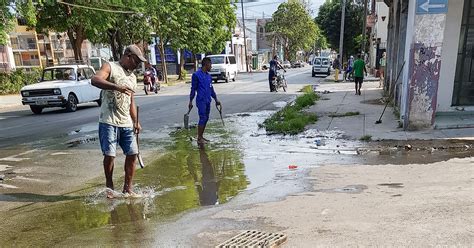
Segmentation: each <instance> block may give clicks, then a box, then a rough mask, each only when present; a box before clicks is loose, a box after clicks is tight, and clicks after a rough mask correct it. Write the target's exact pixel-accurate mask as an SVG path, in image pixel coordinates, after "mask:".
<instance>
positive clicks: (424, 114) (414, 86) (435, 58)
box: [405, 14, 446, 129]
mask: <svg viewBox="0 0 474 248" xmlns="http://www.w3.org/2000/svg"><path fill="white" fill-rule="evenodd" d="M414 25H415V26H414V33H413V35H414V39H413V43H412V44H411V46H410V57H409V59H408V63H409V64H408V65H409V84H408V87H409V88H408V102H409V104H408V118H409V119H408V123H407V124H408V126H406V127H405V128H407V129H420V128H427V127H430V126H431V125H432V124H433V122H434V117H435V113H436V107H437V97H438V84H439V79H440V72H441V60H442V58H441V51H442V45H443V38H444V28H445V25H446V14H427V15H416V16H415V23H414Z"/></svg>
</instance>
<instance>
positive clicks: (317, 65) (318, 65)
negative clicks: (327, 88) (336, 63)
mask: <svg viewBox="0 0 474 248" xmlns="http://www.w3.org/2000/svg"><path fill="white" fill-rule="evenodd" d="M316 74H326V75H328V76H329V75H330V74H331V62H330V59H329V58H328V57H315V58H314V59H313V68H312V73H311V75H312V76H313V77H315V76H316Z"/></svg>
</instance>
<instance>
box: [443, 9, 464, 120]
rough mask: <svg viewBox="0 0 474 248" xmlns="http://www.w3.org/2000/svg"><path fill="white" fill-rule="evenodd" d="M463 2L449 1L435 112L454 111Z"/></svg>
mask: <svg viewBox="0 0 474 248" xmlns="http://www.w3.org/2000/svg"><path fill="white" fill-rule="evenodd" d="M463 7H464V1H449V5H448V14H447V16H446V28H445V30H444V41H443V48H442V50H441V61H442V62H441V71H440V78H439V85H438V106H437V109H436V111H437V112H446V111H455V110H454V107H451V103H452V99H453V89H454V76H455V74H456V61H457V54H458V48H459V35H460V32H461V22H462V12H463Z"/></svg>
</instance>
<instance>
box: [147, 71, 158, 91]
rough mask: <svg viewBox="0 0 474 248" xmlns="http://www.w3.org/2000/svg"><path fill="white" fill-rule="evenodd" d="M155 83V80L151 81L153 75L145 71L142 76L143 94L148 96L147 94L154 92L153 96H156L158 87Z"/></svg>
mask: <svg viewBox="0 0 474 248" xmlns="http://www.w3.org/2000/svg"><path fill="white" fill-rule="evenodd" d="M155 81H156V80H153V74H152V73H151V71H145V74H143V90H145V94H147V95H148V93H149V92H155V94H158V91H159V90H160V85H159V83H157V82H155Z"/></svg>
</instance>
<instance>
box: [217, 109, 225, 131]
mask: <svg viewBox="0 0 474 248" xmlns="http://www.w3.org/2000/svg"><path fill="white" fill-rule="evenodd" d="M216 108H217V111H219V115H220V116H221V121H222V126H224V127H225V124H224V119H223V118H222V104H219V105H216Z"/></svg>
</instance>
